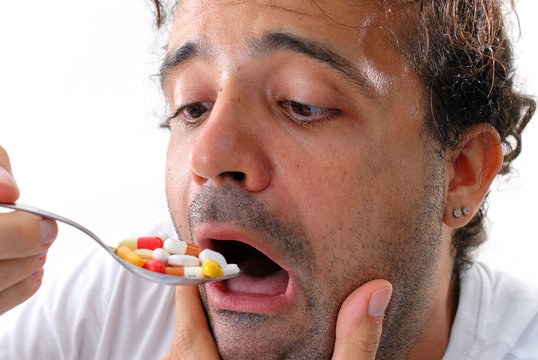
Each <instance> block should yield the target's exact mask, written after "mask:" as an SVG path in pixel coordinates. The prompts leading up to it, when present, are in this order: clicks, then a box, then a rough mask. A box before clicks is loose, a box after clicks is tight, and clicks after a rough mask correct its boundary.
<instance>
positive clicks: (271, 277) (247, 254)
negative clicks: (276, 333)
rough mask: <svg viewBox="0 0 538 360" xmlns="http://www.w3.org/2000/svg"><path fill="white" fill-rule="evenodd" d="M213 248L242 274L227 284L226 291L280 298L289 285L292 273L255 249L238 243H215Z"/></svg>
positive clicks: (226, 282)
mask: <svg viewBox="0 0 538 360" xmlns="http://www.w3.org/2000/svg"><path fill="white" fill-rule="evenodd" d="M211 245H212V247H213V248H214V250H215V251H218V252H219V253H221V254H222V255H224V257H225V258H226V260H227V261H228V262H229V263H235V264H237V265H239V268H240V269H241V274H240V275H239V276H236V277H234V278H232V279H229V280H226V281H225V286H226V290H227V291H228V292H229V293H233V294H237V295H254V296H256V295H257V296H277V295H279V294H284V293H285V292H286V290H287V288H288V285H289V280H290V277H289V273H288V272H287V271H286V270H284V269H283V268H282V267H281V266H280V265H278V264H277V263H276V262H274V261H273V260H271V259H270V258H269V257H268V256H266V255H265V254H263V253H262V252H261V251H259V250H257V249H256V248H254V247H253V246H250V245H248V244H245V243H243V242H240V241H235V240H219V241H216V240H212V242H211Z"/></svg>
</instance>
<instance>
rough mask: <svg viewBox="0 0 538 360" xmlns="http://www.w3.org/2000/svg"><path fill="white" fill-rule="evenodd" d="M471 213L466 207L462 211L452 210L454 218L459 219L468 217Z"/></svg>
mask: <svg viewBox="0 0 538 360" xmlns="http://www.w3.org/2000/svg"><path fill="white" fill-rule="evenodd" d="M470 213H471V209H469V207H468V206H465V207H464V208H463V209H454V213H453V214H454V217H457V218H459V217H460V216H461V215H469V214H470Z"/></svg>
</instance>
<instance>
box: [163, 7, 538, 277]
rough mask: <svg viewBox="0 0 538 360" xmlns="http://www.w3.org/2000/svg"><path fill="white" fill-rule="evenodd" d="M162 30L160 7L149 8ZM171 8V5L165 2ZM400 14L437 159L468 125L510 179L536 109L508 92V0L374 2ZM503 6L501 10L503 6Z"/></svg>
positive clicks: (467, 247)
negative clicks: (491, 131) (483, 126)
mask: <svg viewBox="0 0 538 360" xmlns="http://www.w3.org/2000/svg"><path fill="white" fill-rule="evenodd" d="M152 1H153V3H154V5H155V9H156V12H155V19H156V24H157V26H158V27H160V26H162V25H163V23H164V21H165V17H166V12H167V11H165V8H164V6H163V5H164V4H163V2H162V1H159V0H152ZM173 2H174V4H177V2H178V0H173ZM378 3H379V5H380V6H385V7H390V8H391V10H394V9H397V10H399V11H401V16H402V19H403V21H401V22H400V24H403V26H402V27H401V28H400V29H397V35H396V36H397V39H396V44H397V46H398V48H399V51H401V53H402V55H403V57H404V58H405V59H406V60H407V61H408V62H409V63H410V64H411V65H412V66H413V68H414V70H415V72H416V73H417V75H418V76H419V78H420V79H421V80H422V82H423V84H424V86H425V89H426V94H427V96H428V97H429V99H427V103H428V105H429V108H430V109H431V111H429V113H428V114H427V121H426V131H427V132H428V133H429V134H430V135H431V136H433V138H434V139H436V140H437V141H438V142H439V143H440V144H441V148H440V155H441V156H442V155H443V154H444V153H445V152H446V150H448V149H451V148H456V147H458V146H460V145H461V143H462V141H463V140H464V137H465V134H466V130H467V129H468V128H469V127H471V126H472V125H474V124H478V123H488V124H491V125H492V126H493V127H494V128H495V129H496V130H497V131H498V133H499V135H500V137H501V140H502V145H503V154H504V159H503V165H502V168H501V170H500V174H506V173H508V172H509V171H510V167H511V163H512V161H513V160H514V159H515V158H516V157H517V156H518V155H519V153H520V152H521V134H522V132H523V129H524V128H525V126H526V125H527V123H528V122H529V120H530V119H531V117H532V116H533V114H534V112H535V109H536V103H535V101H534V100H533V99H532V98H531V97H529V96H526V95H524V94H521V93H518V92H517V91H516V90H515V88H514V64H513V62H514V61H513V54H512V46H511V43H510V40H509V39H508V37H507V34H506V28H505V19H504V12H503V10H505V11H507V10H509V9H513V8H514V4H513V0H507V1H504V2H503V1H502V0H378ZM505 5H506V8H503V6H505ZM485 216H486V208H485V202H484V203H483V204H482V205H481V207H480V209H479V211H478V212H477V213H476V215H475V216H474V217H473V218H472V220H471V221H470V222H469V223H468V224H467V225H466V226H464V227H462V228H460V229H458V230H457V231H456V232H455V233H454V236H453V239H452V240H453V243H452V255H453V256H454V268H453V273H454V275H455V276H456V277H459V274H460V273H461V271H462V270H465V269H466V268H468V266H470V265H471V264H472V262H473V257H472V252H473V250H474V249H476V248H477V247H478V246H479V245H481V244H482V243H483V242H484V241H485V239H486V237H485V230H484V222H483V220H484V218H485Z"/></svg>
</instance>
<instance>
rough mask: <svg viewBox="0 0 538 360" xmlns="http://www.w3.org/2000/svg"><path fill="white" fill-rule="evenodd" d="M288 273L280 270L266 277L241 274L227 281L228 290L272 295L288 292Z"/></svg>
mask: <svg viewBox="0 0 538 360" xmlns="http://www.w3.org/2000/svg"><path fill="white" fill-rule="evenodd" d="M288 280H289V277H288V273H287V272H286V271H284V270H282V269H281V270H279V271H277V272H274V273H272V274H271V275H269V276H266V277H255V276H251V275H248V274H245V273H243V274H241V275H239V276H236V277H234V278H231V279H229V280H227V281H226V284H227V287H228V291H229V292H231V293H236V294H245V295H247V294H249V295H264V296H272V295H279V294H283V293H284V292H286V288H287V287H288Z"/></svg>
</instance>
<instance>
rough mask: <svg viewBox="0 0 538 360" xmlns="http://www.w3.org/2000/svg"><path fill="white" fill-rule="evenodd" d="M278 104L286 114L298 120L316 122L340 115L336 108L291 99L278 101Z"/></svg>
mask: <svg viewBox="0 0 538 360" xmlns="http://www.w3.org/2000/svg"><path fill="white" fill-rule="evenodd" d="M278 105H279V106H280V107H281V108H282V110H283V111H284V112H286V114H287V115H288V116H290V117H292V118H293V119H294V120H296V121H299V122H307V123H308V122H318V121H323V120H328V119H333V118H335V117H338V116H340V115H342V112H341V111H340V110H338V109H332V108H324V107H320V106H314V105H308V104H301V103H299V102H297V101H293V100H284V101H280V102H279V103H278Z"/></svg>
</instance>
